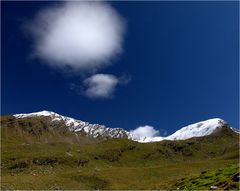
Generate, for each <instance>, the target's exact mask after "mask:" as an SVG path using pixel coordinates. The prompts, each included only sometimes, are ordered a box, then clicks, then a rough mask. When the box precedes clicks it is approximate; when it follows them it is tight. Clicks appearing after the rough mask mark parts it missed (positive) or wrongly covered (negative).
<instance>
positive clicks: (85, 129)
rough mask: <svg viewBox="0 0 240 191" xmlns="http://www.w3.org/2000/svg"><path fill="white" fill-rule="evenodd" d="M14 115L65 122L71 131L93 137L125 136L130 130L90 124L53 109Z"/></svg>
mask: <svg viewBox="0 0 240 191" xmlns="http://www.w3.org/2000/svg"><path fill="white" fill-rule="evenodd" d="M13 116H14V117H16V118H17V119H21V118H32V117H37V118H39V117H40V118H46V119H49V120H50V121H51V122H53V123H64V124H65V125H66V127H68V128H69V130H70V131H74V132H79V133H82V134H85V135H87V136H91V137H93V138H125V137H127V136H128V132H127V131H125V130H124V129H122V128H109V127H106V126H104V125H99V124H90V123H88V122H84V121H81V120H76V119H73V118H70V117H66V116H62V115H59V114H57V113H54V112H51V111H41V112H35V113H29V114H16V115H13Z"/></svg>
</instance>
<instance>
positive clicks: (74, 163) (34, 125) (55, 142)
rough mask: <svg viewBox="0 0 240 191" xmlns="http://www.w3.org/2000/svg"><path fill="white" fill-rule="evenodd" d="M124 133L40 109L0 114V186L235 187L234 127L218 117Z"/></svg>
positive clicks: (236, 137)
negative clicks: (168, 130)
mask: <svg viewBox="0 0 240 191" xmlns="http://www.w3.org/2000/svg"><path fill="white" fill-rule="evenodd" d="M118 132H121V133H118ZM187 135H189V136H187ZM131 136H133V135H131V133H129V132H127V131H125V130H124V129H121V128H109V127H105V126H102V125H96V124H95V125H94V124H90V123H87V122H83V121H80V120H75V119H72V118H69V117H64V116H61V115H58V114H56V113H53V112H48V111H44V112H40V113H39V112H38V113H31V114H18V115H14V116H13V115H9V116H1V164H0V168H1V190H34V189H37V190H178V189H181V190H183V189H184V190H192V189H194V190H199V189H201V190H209V189H211V188H216V187H217V189H218V190H229V189H231V190H239V183H238V177H239V172H238V171H239V168H238V167H239V134H237V133H236V132H235V131H234V130H233V129H231V128H229V126H228V125H227V124H226V123H225V122H224V121H222V120H220V119H211V120H207V121H204V122H199V123H197V124H192V125H189V126H186V127H184V128H182V129H180V130H179V131H177V132H176V133H174V134H172V135H170V136H168V139H169V140H168V139H167V137H165V138H159V137H157V138H148V139H149V140H148V141H152V142H149V143H145V144H143V143H139V142H138V141H140V140H138V141H134V140H133V139H134V138H131ZM192 136H195V137H192ZM197 136H199V137H197ZM169 137H170V138H169ZM176 138H177V139H184V140H177V139H176ZM150 139H151V140H150ZM157 139H161V140H160V141H157ZM142 141H146V138H145V139H142ZM154 141H157V142H154Z"/></svg>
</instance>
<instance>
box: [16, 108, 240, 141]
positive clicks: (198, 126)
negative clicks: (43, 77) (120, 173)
mask: <svg viewBox="0 0 240 191" xmlns="http://www.w3.org/2000/svg"><path fill="white" fill-rule="evenodd" d="M13 116H14V117H15V118H17V119H21V118H28V117H50V119H51V121H52V122H64V123H65V125H66V126H67V127H68V128H69V130H70V131H73V132H76V133H78V132H80V133H83V134H85V135H87V136H91V137H93V138H128V139H130V140H133V141H137V142H141V143H148V142H158V141H163V140H186V139H190V138H193V137H202V136H207V135H210V134H212V133H213V132H214V131H215V130H217V129H218V128H222V127H224V126H227V127H229V128H230V129H231V130H233V131H234V132H237V131H235V130H234V129H233V128H231V127H230V126H229V125H228V124H227V122H225V121H224V120H222V119H220V118H213V119H208V120H205V121H200V122H197V123H194V124H190V125H187V126H185V127H182V128H181V129H179V130H177V131H176V132H175V133H173V134H171V135H169V136H167V137H160V136H156V137H139V136H137V135H135V134H134V133H132V132H129V131H126V130H124V129H123V128H110V127H106V126H105V125H99V124H91V123H89V122H85V121H82V120H77V119H74V118H71V117H66V116H62V115H59V114H57V113H55V112H51V111H41V112H34V113H28V114H15V115H13Z"/></svg>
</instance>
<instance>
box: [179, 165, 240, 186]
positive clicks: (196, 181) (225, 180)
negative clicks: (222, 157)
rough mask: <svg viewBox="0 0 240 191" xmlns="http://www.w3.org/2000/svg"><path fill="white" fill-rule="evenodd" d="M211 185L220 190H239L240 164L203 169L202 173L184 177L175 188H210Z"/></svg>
mask: <svg viewBox="0 0 240 191" xmlns="http://www.w3.org/2000/svg"><path fill="white" fill-rule="evenodd" d="M211 186H214V187H216V188H217V189H218V190H239V166H238V165H231V166H228V167H225V168H221V169H217V170H211V171H203V172H202V173H201V174H200V175H198V176H195V177H191V178H187V179H183V180H181V181H179V182H178V183H176V184H175V185H174V189H181V190H196V189H201V190H208V189H210V188H211Z"/></svg>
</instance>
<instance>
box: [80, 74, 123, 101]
mask: <svg viewBox="0 0 240 191" xmlns="http://www.w3.org/2000/svg"><path fill="white" fill-rule="evenodd" d="M83 83H84V92H83V93H84V95H86V96H87V97H89V98H110V97H112V95H113V93H114V91H115V88H116V86H117V85H118V84H119V79H118V78H117V77H116V76H114V75H110V74H95V75H93V76H91V77H89V78H87V79H85V80H84V82H83Z"/></svg>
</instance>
